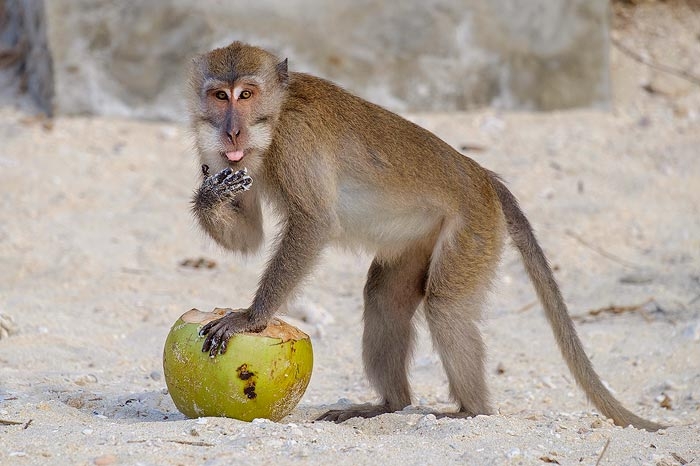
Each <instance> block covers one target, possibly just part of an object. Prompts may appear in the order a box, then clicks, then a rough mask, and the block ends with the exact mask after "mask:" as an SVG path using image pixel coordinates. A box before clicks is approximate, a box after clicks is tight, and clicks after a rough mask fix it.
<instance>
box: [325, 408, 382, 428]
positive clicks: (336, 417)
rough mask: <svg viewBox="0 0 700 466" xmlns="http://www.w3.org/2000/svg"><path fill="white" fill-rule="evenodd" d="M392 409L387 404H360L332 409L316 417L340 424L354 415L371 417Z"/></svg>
mask: <svg viewBox="0 0 700 466" xmlns="http://www.w3.org/2000/svg"><path fill="white" fill-rule="evenodd" d="M388 412H390V410H389V409H388V408H387V407H386V406H385V405H359V406H352V407H350V408H348V409H331V410H330V411H327V412H325V413H324V414H322V415H320V416H319V417H318V418H316V420H317V421H329V422H335V423H336V424H339V423H341V422H345V421H347V420H348V419H352V418H354V417H363V418H370V417H375V416H379V415H380V414H386V413H388Z"/></svg>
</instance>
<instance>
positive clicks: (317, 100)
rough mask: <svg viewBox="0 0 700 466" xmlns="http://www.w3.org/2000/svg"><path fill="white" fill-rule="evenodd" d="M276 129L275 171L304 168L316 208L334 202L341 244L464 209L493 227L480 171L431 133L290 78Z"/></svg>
mask: <svg viewBox="0 0 700 466" xmlns="http://www.w3.org/2000/svg"><path fill="white" fill-rule="evenodd" d="M277 127H278V128H283V131H278V132H276V133H275V135H274V136H273V147H276V148H278V149H280V150H274V149H273V151H272V152H273V154H270V155H271V156H273V157H275V158H276V159H277V161H276V162H275V164H274V165H275V166H278V165H281V166H285V167H286V168H285V169H284V170H291V171H292V172H294V171H296V170H302V169H305V170H308V173H306V174H305V175H304V176H305V177H306V178H307V179H310V180H313V183H314V187H315V189H316V192H320V193H323V194H321V195H318V197H317V198H316V202H318V203H324V202H330V203H332V204H333V206H332V208H333V210H334V211H335V212H336V214H337V217H338V222H339V223H340V228H341V230H342V231H343V232H344V235H345V236H346V238H344V239H345V240H347V239H348V238H347V236H350V237H352V238H355V237H356V238H357V241H356V242H358V243H368V242H369V243H373V244H374V243H376V246H381V245H382V244H383V243H384V242H385V241H384V239H385V238H387V239H388V238H394V241H395V240H396V239H397V235H398V237H399V238H400V239H402V240H410V239H412V238H415V237H420V236H424V235H427V234H430V232H431V231H433V230H434V229H435V228H436V225H438V224H439V223H440V222H442V221H445V219H449V218H451V217H459V216H462V215H463V214H464V213H465V212H466V211H468V212H469V216H470V217H471V218H480V219H482V224H485V225H490V224H492V223H493V226H494V228H495V229H499V225H497V224H498V223H499V222H500V219H495V218H489V217H493V215H494V214H493V213H494V212H499V211H500V204H499V203H498V200H497V198H496V194H495V191H494V189H493V187H492V185H491V183H490V181H489V177H490V175H489V174H488V172H487V171H486V170H485V169H483V168H482V167H481V166H479V165H478V164H477V163H476V162H474V161H473V160H471V159H470V158H468V157H466V156H464V155H462V154H460V153H459V152H457V151H456V150H454V149H453V148H452V147H451V146H450V145H449V144H447V143H445V142H444V141H442V140H441V139H440V138H438V137H437V136H435V135H434V134H433V133H431V132H430V131H428V130H426V129H424V128H421V127H420V126H418V125H416V124H414V123H412V122H410V121H408V120H406V119H404V118H402V117H401V116H399V115H396V114H395V113H392V112H390V111H388V110H386V109H384V108H382V107H380V106H378V105H375V104H372V103H370V102H368V101H366V100H364V99H361V98H360V97H357V96H355V95H353V94H351V93H349V92H347V91H345V90H343V89H342V88H340V87H339V86H337V85H335V84H333V83H331V82H329V81H327V80H324V79H321V78H318V77H314V76H311V75H307V74H302V73H291V74H290V82H289V86H288V97H287V99H286V101H285V104H284V106H283V109H282V113H281V116H280V121H279V122H278V125H277ZM275 141H276V142H275ZM300 141H301V142H300ZM283 147H293V150H291V151H289V150H288V151H283V150H281V148H283ZM300 158H303V160H300ZM328 167H338V169H337V170H335V169H329V168H328ZM278 182H280V183H283V182H284V181H283V180H280V179H278ZM319 188H320V189H319ZM304 195H305V196H309V195H311V196H312V198H313V195H312V194H311V193H310V191H309V192H306V194H304ZM487 219H488V220H487ZM483 220H486V221H485V222H484V221H483Z"/></svg>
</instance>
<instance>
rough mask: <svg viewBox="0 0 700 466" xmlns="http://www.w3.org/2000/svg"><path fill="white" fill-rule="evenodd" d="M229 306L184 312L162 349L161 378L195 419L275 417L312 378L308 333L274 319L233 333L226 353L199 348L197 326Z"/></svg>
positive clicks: (297, 397)
mask: <svg viewBox="0 0 700 466" xmlns="http://www.w3.org/2000/svg"><path fill="white" fill-rule="evenodd" d="M228 311H230V309H218V308H217V309H215V310H214V312H201V311H199V310H197V309H192V310H191V311H188V312H186V313H184V314H183V315H182V316H181V317H180V318H179V319H178V320H177V322H175V324H174V325H173V327H172V328H171V329H170V333H169V334H168V338H167V339H166V341H165V349H164V351H163V370H164V373H165V382H166V384H167V386H168V391H169V392H170V396H171V397H172V399H173V401H174V402H175V406H177V409H179V410H180V412H182V413H183V414H184V415H186V416H188V417H191V418H195V417H204V416H220V417H230V418H235V419H240V420H242V421H252V420H253V419H255V418H266V419H270V420H273V421H279V420H280V419H282V418H283V417H284V416H286V415H287V414H289V413H290V412H291V411H292V410H293V409H294V407H295V406H296V405H297V404H298V403H299V400H301V397H302V396H303V395H304V391H305V390H306V387H307V386H308V384H309V380H310V379H311V370H312V367H313V351H312V348H311V340H310V339H309V336H308V335H307V334H305V333H304V332H302V331H301V330H299V329H298V328H296V327H294V326H292V325H289V324H287V323H286V322H284V321H282V320H279V319H275V318H273V319H271V321H270V323H269V325H268V326H267V328H265V330H263V331H262V332H260V333H240V334H236V335H234V336H233V337H231V339H230V340H229V342H228V346H227V350H226V353H224V354H220V355H218V356H216V357H215V358H211V357H209V353H208V352H207V353H204V352H202V343H204V338H203V337H201V336H199V331H200V330H201V328H202V326H204V325H205V324H207V323H208V322H210V321H212V320H215V319H218V318H220V317H222V316H224V315H225V314H226V313H227V312H228Z"/></svg>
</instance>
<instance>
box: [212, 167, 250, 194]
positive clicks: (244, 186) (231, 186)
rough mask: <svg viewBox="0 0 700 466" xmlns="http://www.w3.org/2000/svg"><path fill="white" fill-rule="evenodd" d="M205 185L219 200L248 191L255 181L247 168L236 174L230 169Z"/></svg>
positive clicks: (224, 170)
mask: <svg viewBox="0 0 700 466" xmlns="http://www.w3.org/2000/svg"><path fill="white" fill-rule="evenodd" d="M204 184H207V185H209V187H210V189H211V190H213V191H214V192H216V194H217V195H218V197H219V198H231V197H234V196H235V195H236V194H238V193H240V192H241V191H248V190H249V189H250V187H251V186H252V184H253V179H252V178H251V177H250V176H248V169H246V168H244V169H243V170H238V171H236V172H234V171H233V170H231V169H230V168H224V169H223V170H221V171H220V172H219V173H217V174H215V175H212V176H210V177H209V178H207V179H206V180H204Z"/></svg>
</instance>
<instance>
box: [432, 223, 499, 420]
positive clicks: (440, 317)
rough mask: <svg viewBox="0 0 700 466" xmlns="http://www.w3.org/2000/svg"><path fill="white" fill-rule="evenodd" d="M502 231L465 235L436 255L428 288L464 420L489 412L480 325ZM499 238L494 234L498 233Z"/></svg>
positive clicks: (437, 340)
mask: <svg viewBox="0 0 700 466" xmlns="http://www.w3.org/2000/svg"><path fill="white" fill-rule="evenodd" d="M497 232H498V227H496V229H495V231H494V232H492V234H490V235H488V236H480V235H474V233H473V232H471V231H468V230H464V231H459V232H457V233H456V234H455V235H454V237H453V238H451V239H449V240H447V241H443V242H442V243H443V244H442V245H441V246H440V247H439V249H438V250H436V252H435V254H434V256H433V260H432V263H431V265H430V272H429V276H428V282H427V287H426V296H425V306H424V307H425V315H426V320H427V321H428V328H429V329H430V333H431V336H432V339H433V344H434V346H435V348H436V350H437V351H438V353H439V354H440V358H441V359H442V364H443V367H444V368H445V372H446V373H447V378H448V381H449V388H450V395H451V397H452V398H453V399H454V401H456V402H457V404H458V405H459V412H458V413H452V414H444V415H445V416H450V417H466V416H475V415H478V414H489V413H491V406H490V403H489V392H488V387H487V385H486V380H485V368H484V362H485V361H484V360H485V347H484V342H483V340H482V337H481V332H480V331H479V328H478V326H477V323H478V321H479V319H480V317H481V311H482V306H483V305H484V301H485V299H486V295H487V294H488V290H489V287H490V282H491V280H492V277H493V274H494V270H495V268H496V265H497V262H498V256H499V253H500V242H501V240H500V238H499V237H498V235H497ZM494 233H495V234H494Z"/></svg>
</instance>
